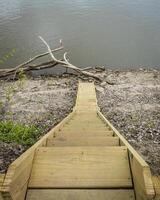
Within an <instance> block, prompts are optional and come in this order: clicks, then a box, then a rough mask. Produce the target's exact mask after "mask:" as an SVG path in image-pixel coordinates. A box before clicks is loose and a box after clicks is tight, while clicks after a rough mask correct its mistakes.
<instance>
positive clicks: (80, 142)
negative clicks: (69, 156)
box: [47, 136, 119, 147]
mask: <svg viewBox="0 0 160 200" xmlns="http://www.w3.org/2000/svg"><path fill="white" fill-rule="evenodd" d="M47 146H48V147H49V146H50V147H53V146H119V138H118V137H75V136H74V137H64V136H61V137H56V138H54V139H48V140H47Z"/></svg>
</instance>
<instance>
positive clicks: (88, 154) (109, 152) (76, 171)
mask: <svg viewBox="0 0 160 200" xmlns="http://www.w3.org/2000/svg"><path fill="white" fill-rule="evenodd" d="M29 188H132V179H131V174H130V168H129V162H128V154H127V149H126V148H125V147H52V148H50V147H48V148H47V147H46V148H38V149H37V152H36V155H35V159H34V163H33V168H32V173H31V178H30V181H29Z"/></svg>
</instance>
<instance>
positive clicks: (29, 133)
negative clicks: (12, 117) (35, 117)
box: [0, 121, 42, 146]
mask: <svg viewBox="0 0 160 200" xmlns="http://www.w3.org/2000/svg"><path fill="white" fill-rule="evenodd" d="M41 132H42V131H41V129H39V128H38V127H36V126H35V125H31V126H26V125H22V124H16V123H14V122H12V121H2V122H0V140H1V141H3V142H16V143H18V144H22V145H26V146H30V145H32V144H34V143H35V142H36V141H37V140H38V138H39V137H40V135H41Z"/></svg>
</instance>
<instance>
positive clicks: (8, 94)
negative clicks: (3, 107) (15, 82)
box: [6, 86, 15, 103]
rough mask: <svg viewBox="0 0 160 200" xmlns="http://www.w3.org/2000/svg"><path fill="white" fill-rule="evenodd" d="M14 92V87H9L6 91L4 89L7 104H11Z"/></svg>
mask: <svg viewBox="0 0 160 200" xmlns="http://www.w3.org/2000/svg"><path fill="white" fill-rule="evenodd" d="M14 92H15V88H14V86H9V87H8V88H7V89H6V100H7V101H8V103H9V102H11V100H12V97H13V95H14Z"/></svg>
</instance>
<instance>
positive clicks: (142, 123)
mask: <svg viewBox="0 0 160 200" xmlns="http://www.w3.org/2000/svg"><path fill="white" fill-rule="evenodd" d="M95 73H96V74H98V75H99V76H101V78H102V79H103V82H102V83H98V82H96V90H97V98H98V104H99V106H100V108H101V111H102V113H103V114H104V115H105V116H106V117H107V118H108V119H109V120H110V121H111V122H112V123H113V125H114V126H115V127H116V128H117V129H118V130H119V131H120V132H121V133H122V134H123V135H124V136H125V137H126V138H127V140H128V141H129V142H130V143H131V144H132V145H133V146H134V147H135V149H136V150H137V151H138V152H139V153H140V154H141V155H142V156H143V157H144V159H145V160H146V161H147V162H148V163H149V165H150V166H151V169H152V172H153V173H154V174H160V123H159V118H160V71H159V70H152V69H151V70H142V69H139V70H132V71H131V70H125V71H118V70H114V71H113V70H107V71H103V72H102V71H101V72H95ZM86 81H88V79H87V80H86ZM89 81H91V80H89ZM108 82H109V83H111V84H108ZM77 83H78V78H77V77H75V76H69V75H64V76H61V77H58V76H57V77H39V78H29V79H25V80H23V82H22V81H15V82H6V81H1V82H0V97H1V99H0V103H1V107H0V109H1V111H0V120H1V121H4V120H12V121H13V122H15V123H21V124H26V125H32V124H36V126H38V127H41V129H42V130H43V131H42V135H43V134H45V133H46V132H47V131H48V130H49V129H50V128H51V127H53V126H54V125H56V124H57V123H58V122H59V121H61V120H62V119H63V118H64V117H65V116H66V115H67V114H68V113H70V112H71V111H72V108H73V106H74V104H75V99H76V91H77ZM26 148H28V147H26V146H23V145H19V144H17V143H15V142H14V143H12V142H10V143H6V142H3V141H1V142H0V149H1V151H0V172H4V171H5V170H6V169H7V167H8V165H9V164H10V163H11V162H12V161H13V160H15V159H16V157H18V156H19V155H20V154H21V153H22V152H24V151H25V149H26Z"/></svg>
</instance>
